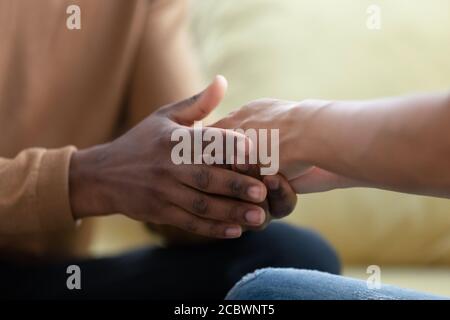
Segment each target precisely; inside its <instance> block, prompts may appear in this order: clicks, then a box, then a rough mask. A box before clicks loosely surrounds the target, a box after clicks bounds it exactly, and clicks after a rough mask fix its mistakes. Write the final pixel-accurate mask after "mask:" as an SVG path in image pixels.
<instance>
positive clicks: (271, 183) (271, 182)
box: [266, 178, 280, 191]
mask: <svg viewBox="0 0 450 320" xmlns="http://www.w3.org/2000/svg"><path fill="white" fill-rule="evenodd" d="M266 182H267V185H268V186H267V187H268V188H269V189H270V190H274V191H275V190H278V189H279V188H280V181H279V180H278V179H276V178H271V179H267V180H266Z"/></svg>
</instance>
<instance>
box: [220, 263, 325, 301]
mask: <svg viewBox="0 0 450 320" xmlns="http://www.w3.org/2000/svg"><path fill="white" fill-rule="evenodd" d="M322 275H326V273H322V272H318V271H311V270H299V269H291V268H264V269H259V270H256V271H255V272H253V273H250V274H248V275H246V276H245V277H243V278H242V279H241V280H240V281H239V282H238V283H236V285H235V286H234V287H233V288H232V289H231V290H230V292H229V293H228V295H227V296H226V299H227V300H293V299H295V300H309V299H314V298H318V297H312V296H311V293H312V292H314V293H317V288H315V286H320V282H321V280H320V278H322Z"/></svg>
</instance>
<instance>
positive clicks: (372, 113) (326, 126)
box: [296, 94, 450, 197]
mask: <svg viewBox="0 0 450 320" xmlns="http://www.w3.org/2000/svg"><path fill="white" fill-rule="evenodd" d="M297 112H298V119H300V120H299V121H300V123H299V126H298V130H299V131H300V132H299V135H298V137H300V138H299V147H298V148H297V149H296V150H298V151H297V152H298V155H297V157H298V159H299V160H300V161H303V162H306V163H310V164H314V165H316V166H319V167H321V168H324V169H326V170H329V171H332V172H335V173H337V174H341V175H343V176H347V177H350V178H354V179H356V180H359V181H361V186H372V187H379V188H383V189H389V190H395V191H402V192H409V193H417V194H426V195H434V196H443V197H450V95H449V94H433V95H422V96H412V97H404V98H392V99H383V100H374V101H362V102H345V101H342V102H317V101H305V102H303V103H301V104H300V106H299V108H298V111H297Z"/></svg>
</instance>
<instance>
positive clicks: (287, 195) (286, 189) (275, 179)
mask: <svg viewBox="0 0 450 320" xmlns="http://www.w3.org/2000/svg"><path fill="white" fill-rule="evenodd" d="M263 181H264V184H265V185H266V187H267V190H268V194H267V198H268V200H269V207H270V214H271V215H272V216H273V217H275V218H277V219H280V218H283V217H286V216H287V215H289V214H290V213H291V212H292V211H294V209H295V205H296V204H297V195H296V194H295V191H294V190H293V189H292V187H291V185H290V184H289V182H288V181H287V180H286V178H284V177H283V176H282V175H280V174H277V175H274V176H265V177H264V179H263Z"/></svg>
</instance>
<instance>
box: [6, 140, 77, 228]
mask: <svg viewBox="0 0 450 320" xmlns="http://www.w3.org/2000/svg"><path fill="white" fill-rule="evenodd" d="M74 150H75V148H74V147H65V148H61V149H54V150H47V149H41V148H32V149H26V150H24V151H22V152H20V153H19V154H18V155H17V156H16V157H15V158H14V159H5V158H0V234H1V235H4V236H7V235H12V236H16V235H21V234H28V233H36V232H52V231H57V230H61V229H64V228H73V227H74V225H75V222H74V219H73V217H72V213H71V210H70V202H69V190H68V189H69V187H68V186H69V184H68V176H69V175H68V171H69V164H70V158H71V155H72V152H73V151H74Z"/></svg>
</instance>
